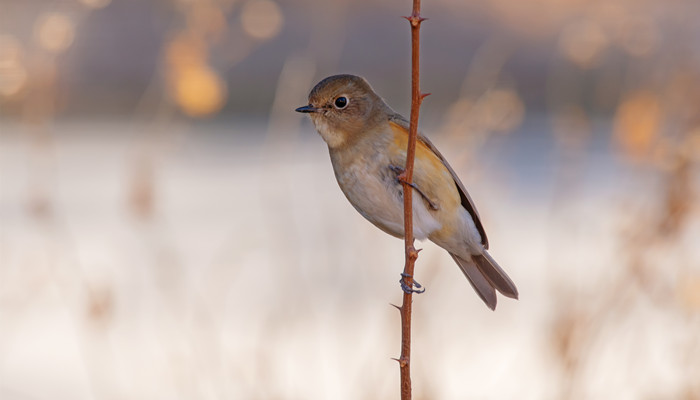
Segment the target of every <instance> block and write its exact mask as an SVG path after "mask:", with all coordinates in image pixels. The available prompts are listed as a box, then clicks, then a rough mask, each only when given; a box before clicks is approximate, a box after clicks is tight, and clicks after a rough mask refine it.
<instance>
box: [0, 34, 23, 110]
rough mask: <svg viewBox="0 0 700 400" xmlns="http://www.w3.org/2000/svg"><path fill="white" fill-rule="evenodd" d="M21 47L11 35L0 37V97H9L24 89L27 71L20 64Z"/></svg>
mask: <svg viewBox="0 0 700 400" xmlns="http://www.w3.org/2000/svg"><path fill="white" fill-rule="evenodd" d="M22 53H23V51H22V45H21V43H20V42H19V40H17V38H15V37H14V36H11V35H0V95H1V96H4V97H10V96H13V95H15V94H17V93H19V91H20V90H22V88H23V87H24V85H25V83H26V82H27V70H26V68H25V67H24V65H23V64H22Z"/></svg>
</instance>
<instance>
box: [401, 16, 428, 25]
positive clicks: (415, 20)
mask: <svg viewBox="0 0 700 400" xmlns="http://www.w3.org/2000/svg"><path fill="white" fill-rule="evenodd" d="M403 18H405V19H406V20H407V21H408V22H410V23H411V26H412V27H414V28H417V27H418V25H420V24H421V22H423V21H425V20H426V19H428V18H423V17H421V16H420V15H418V14H412V15H410V16H408V17H403Z"/></svg>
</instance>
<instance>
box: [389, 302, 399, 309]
mask: <svg viewBox="0 0 700 400" xmlns="http://www.w3.org/2000/svg"><path fill="white" fill-rule="evenodd" d="M389 305H391V306H392V307H395V308H396V309H397V310H399V311H401V307H400V306H397V305H396V304H394V303H389Z"/></svg>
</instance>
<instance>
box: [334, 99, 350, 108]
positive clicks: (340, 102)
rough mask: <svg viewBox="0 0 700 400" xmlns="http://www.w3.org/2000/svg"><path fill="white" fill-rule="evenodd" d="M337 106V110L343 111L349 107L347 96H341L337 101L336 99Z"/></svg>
mask: <svg viewBox="0 0 700 400" xmlns="http://www.w3.org/2000/svg"><path fill="white" fill-rule="evenodd" d="M333 104H334V105H335V108H337V109H339V110H342V109H343V108H345V107H347V106H348V98H347V97H345V96H340V97H338V98H337V99H335V102H333Z"/></svg>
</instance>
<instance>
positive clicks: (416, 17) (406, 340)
mask: <svg viewBox="0 0 700 400" xmlns="http://www.w3.org/2000/svg"><path fill="white" fill-rule="evenodd" d="M405 18H406V19H407V20H408V22H410V23H411V118H410V125H409V138H408V149H407V150H406V167H405V169H404V172H403V177H402V178H403V179H402V182H403V194H404V195H403V209H404V245H405V250H406V262H405V265H404V270H403V272H404V274H403V279H404V284H405V287H408V288H413V270H414V266H415V263H416V259H417V258H418V252H417V251H416V249H415V247H413V242H414V237H413V207H412V206H413V189H412V188H411V186H410V185H411V183H413V164H414V159H415V156H416V138H417V137H418V114H419V111H420V105H421V102H422V101H423V98H424V97H425V96H426V95H423V94H421V92H420V73H419V71H420V68H419V61H420V25H421V22H423V20H424V18H421V16H420V0H413V12H412V13H411V16H410V17H405ZM412 301H413V293H411V291H410V290H404V294H403V303H402V304H401V307H400V308H399V310H400V312H401V357H400V358H399V360H398V361H399V368H400V371H401V400H410V399H411V311H412V308H413V305H412Z"/></svg>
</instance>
